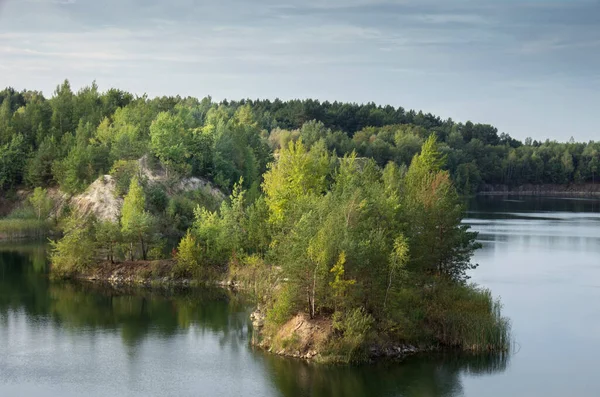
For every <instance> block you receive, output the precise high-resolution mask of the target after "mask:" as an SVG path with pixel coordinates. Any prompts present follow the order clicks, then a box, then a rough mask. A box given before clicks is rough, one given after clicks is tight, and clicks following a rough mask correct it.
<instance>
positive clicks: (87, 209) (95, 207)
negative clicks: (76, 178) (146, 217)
mask: <svg viewBox="0 0 600 397" xmlns="http://www.w3.org/2000/svg"><path fill="white" fill-rule="evenodd" d="M115 191H116V183H115V180H114V178H113V177H112V176H110V175H104V176H101V177H100V178H98V179H96V180H95V181H94V182H93V183H92V184H91V185H90V186H89V187H88V188H87V189H86V190H85V192H83V193H81V194H78V195H77V196H74V197H73V198H71V201H70V203H71V205H72V206H73V207H74V208H76V209H77V210H78V211H79V212H80V213H81V214H84V215H90V214H94V215H95V216H96V217H97V218H98V219H100V220H103V221H112V222H116V221H118V220H119V215H120V214H121V207H122V206H123V199H122V198H121V197H116V194H115Z"/></svg>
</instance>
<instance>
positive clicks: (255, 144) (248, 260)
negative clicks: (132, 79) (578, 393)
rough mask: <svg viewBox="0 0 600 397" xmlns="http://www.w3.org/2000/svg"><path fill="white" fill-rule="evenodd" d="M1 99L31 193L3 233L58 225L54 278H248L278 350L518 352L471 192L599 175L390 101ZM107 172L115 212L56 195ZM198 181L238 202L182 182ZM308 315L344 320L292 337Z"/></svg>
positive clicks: (3, 155) (552, 149)
mask: <svg viewBox="0 0 600 397" xmlns="http://www.w3.org/2000/svg"><path fill="white" fill-rule="evenodd" d="M0 99H2V105H1V107H0V145H1V146H2V150H1V151H0V186H1V187H2V189H3V192H4V193H3V194H4V195H6V196H10V195H11V194H17V193H16V191H17V190H19V189H23V188H28V189H30V190H31V191H32V193H31V194H30V195H29V197H28V199H27V200H26V202H25V203H24V204H23V206H21V207H19V208H17V209H16V210H15V211H13V214H11V215H9V217H8V219H4V220H2V221H3V222H7V223H5V224H3V223H0V233H1V232H2V227H3V225H4V227H13V226H11V225H13V224H16V225H18V224H20V222H25V223H27V225H29V223H28V222H36V221H37V222H41V223H43V225H46V226H47V225H48V224H51V225H52V226H48V227H54V228H56V229H59V231H60V236H61V238H55V239H53V241H52V242H51V246H52V253H51V264H52V272H53V275H54V276H55V277H70V276H72V275H73V274H76V273H78V272H85V271H88V270H89V269H93V268H95V267H97V266H101V263H102V262H103V261H106V262H111V263H112V262H115V261H128V263H135V261H138V262H139V261H143V262H144V263H146V262H148V261H150V262H149V263H152V262H151V261H155V262H157V263H158V261H161V260H163V261H165V260H167V261H171V262H172V263H173V266H172V268H171V272H172V275H174V276H177V277H192V278H194V279H196V280H202V281H207V280H218V279H222V278H225V277H226V278H229V279H235V280H237V281H238V282H239V283H240V284H241V285H243V286H245V289H246V290H248V291H250V293H251V294H252V295H253V297H254V299H255V301H256V302H257V305H258V307H259V309H260V310H261V312H262V313H263V314H264V316H265V320H264V328H263V329H262V332H261V335H262V337H263V339H264V341H266V342H265V343H266V344H267V345H268V346H269V347H270V348H273V349H277V350H279V349H283V350H286V349H288V350H291V351H296V350H306V349H311V350H316V351H318V352H319V356H320V357H323V358H324V359H325V358H327V359H328V360H332V361H342V362H350V361H362V360H364V359H367V358H368V356H369V352H370V351H371V349H372V347H373V346H390V345H395V344H398V343H411V344H414V345H419V346H426V347H430V346H445V347H452V348H459V349H463V350H475V351H504V350H506V349H508V347H509V345H510V336H509V328H510V324H509V322H508V320H507V319H506V318H504V317H502V315H501V311H500V309H501V304H500V302H499V301H498V300H496V299H494V298H493V297H492V294H491V292H490V291H488V290H485V289H482V288H480V287H478V286H476V285H474V284H471V283H469V281H468V280H469V273H470V272H471V271H473V270H474V269H475V268H476V267H477V265H476V264H473V263H471V256H472V254H473V252H474V250H476V249H477V248H478V247H479V243H477V241H476V237H477V236H476V233H473V232H471V231H470V230H469V227H468V226H466V225H463V224H462V219H463V212H464V208H463V205H462V200H461V195H463V194H470V193H473V192H476V191H477V189H478V188H479V187H480V186H481V185H482V184H484V183H525V182H528V183H542V182H552V183H568V182H573V181H577V182H587V181H589V182H593V181H594V178H595V161H596V156H597V154H596V151H595V144H594V143H589V144H575V143H566V144H559V143H556V142H545V143H539V142H530V141H529V140H528V141H527V142H525V144H522V143H521V142H519V141H517V140H514V139H512V138H510V137H509V136H508V135H506V134H500V135H498V133H497V130H496V129H495V128H494V127H492V126H489V125H480V124H472V123H470V122H468V123H465V124H462V123H454V122H453V121H452V120H446V121H442V120H440V119H439V118H436V117H434V116H432V115H430V114H423V113H421V112H419V113H416V112H414V111H405V110H404V109H402V108H393V107H391V106H387V107H381V106H376V105H374V104H367V105H356V104H344V103H337V102H334V103H328V102H324V103H319V102H318V101H312V100H306V101H288V102H282V101H278V100H275V101H273V102H271V101H266V100H265V101H252V100H246V101H240V102H233V101H222V102H221V103H215V102H213V101H212V100H211V98H210V97H206V98H204V99H202V100H198V99H195V98H180V97H162V98H154V99H149V98H147V97H145V96H143V97H136V96H134V95H132V94H129V93H126V92H123V91H119V90H116V89H111V90H108V91H106V92H104V93H101V92H99V91H98V88H97V86H96V85H95V84H92V85H91V86H89V87H85V88H82V89H81V90H79V91H78V92H77V93H74V92H73V91H72V89H71V88H70V85H69V83H68V81H65V82H64V83H63V84H61V85H60V86H58V87H57V89H56V91H55V93H54V95H53V97H52V98H50V99H45V98H44V97H43V95H41V94H40V93H39V92H32V91H25V92H15V91H14V90H11V89H6V90H4V91H3V92H2V93H1V94H0ZM140 159H143V161H141V160H140ZM144 167H146V168H149V169H152V170H154V171H155V172H157V173H160V174H161V175H163V177H162V178H161V179H157V178H154V176H153V175H155V174H152V173H150V174H149V173H147V172H146V171H144V170H143V169H142V168H144ZM107 176H108V177H110V178H111V180H113V181H114V183H115V190H114V195H115V196H118V198H119V199H121V200H122V206H121V209H120V214H119V216H118V218H117V219H110V218H106V217H105V218H102V217H98V216H93V215H92V216H82V214H81V213H78V211H77V210H76V209H75V208H71V207H70V206H69V205H63V206H62V207H61V209H60V211H57V210H56V203H54V202H53V200H54V198H53V197H55V196H52V195H51V194H49V192H50V191H52V190H57V189H59V190H60V191H61V192H63V193H64V194H67V195H71V196H73V195H76V194H78V193H81V192H83V191H85V190H86V189H87V188H88V186H89V185H90V184H91V183H92V182H94V181H98V180H99V181H101V184H105V183H106V180H107V179H106V178H107ZM189 178H202V180H203V181H208V182H207V183H208V184H210V186H213V187H214V189H217V190H219V191H221V192H222V198H220V196H219V195H214V194H208V193H207V192H206V190H202V189H192V190H188V191H182V189H180V188H178V186H181V185H182V183H183V184H185V183H187V182H186V181H189V180H190V179H189ZM184 182H185V183H184ZM94 183H95V182H94ZM227 195H228V196H229V197H227ZM10 222H12V223H10ZM6 225H8V226H6ZM28 227H29V226H28ZM149 272H150V274H149V277H152V276H157V277H158V275H153V274H152V272H153V270H150V271H149ZM299 315H301V316H303V318H306V321H307V322H320V323H322V324H328V326H326V327H325V328H327V329H328V330H329V333H328V334H327V336H326V337H323V338H322V339H320V340H312V341H303V340H301V338H299V337H298V335H295V334H294V333H292V334H285V333H284V334H282V332H281V331H282V330H285V329H286V327H287V324H289V322H290V321H293V320H294V318H296V317H297V316H299ZM315 324H316V323H315Z"/></svg>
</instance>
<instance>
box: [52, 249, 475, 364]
mask: <svg viewBox="0 0 600 397" xmlns="http://www.w3.org/2000/svg"><path fill="white" fill-rule="evenodd" d="M174 265H175V261H174V260H172V259H169V260H156V261H123V262H114V263H111V262H110V261H104V262H100V263H98V264H97V265H95V266H93V267H92V268H90V269H88V270H86V271H81V272H77V273H74V274H72V275H70V276H69V277H66V278H65V279H66V280H73V281H75V282H82V283H92V284H95V285H102V284H104V285H108V286H110V287H111V288H124V287H133V288H149V289H157V290H161V289H166V288H167V289H168V288H183V289H186V288H197V287H217V288H223V289H228V290H230V291H235V292H237V291H242V292H243V290H244V288H243V285H241V284H240V283H239V282H235V281H234V280H229V279H220V280H219V279H212V280H211V279H210V278H207V279H206V280H198V279H194V278H192V277H186V276H177V275H174V274H173V273H172V269H173V266H174ZM51 277H52V276H51ZM254 307H255V309H254V310H253V311H252V312H251V314H250V316H249V320H250V321H251V323H252V329H253V333H252V334H253V336H252V339H251V341H250V345H251V346H252V347H254V348H258V349H261V350H263V351H265V352H267V353H269V354H274V355H278V356H281V357H287V358H293V359H300V360H304V361H306V362H311V363H320V364H333V365H353V364H360V363H374V362H400V361H403V360H405V359H407V358H409V357H412V356H415V355H419V354H426V353H434V352H442V351H445V350H448V351H451V350H454V349H453V348H451V347H444V346H440V345H419V344H415V343H407V342H404V343H399V342H398V343H396V342H393V341H389V340H387V338H385V336H383V338H378V342H374V343H372V344H370V345H366V346H365V347H364V348H363V349H364V350H363V355H362V357H360V358H359V359H357V360H354V359H350V358H349V356H344V355H343V354H335V353H333V352H328V349H327V347H326V346H327V342H328V341H331V340H335V339H332V338H335V336H334V333H333V332H332V319H331V318H328V317H322V318H318V319H310V318H309V317H308V315H307V314H306V313H298V314H296V315H295V316H294V317H293V318H292V319H290V320H289V321H287V322H286V323H285V324H284V325H282V326H281V327H279V329H278V330H277V332H276V335H275V337H274V338H273V337H272V336H271V337H267V336H266V335H265V330H264V324H265V315H264V313H263V312H262V311H261V309H260V306H258V307H257V306H254ZM290 341H291V343H288V342H290ZM460 351H461V352H464V353H465V354H468V353H469V350H462V349H461V350H460Z"/></svg>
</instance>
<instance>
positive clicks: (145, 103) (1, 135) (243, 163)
mask: <svg viewBox="0 0 600 397" xmlns="http://www.w3.org/2000/svg"><path fill="white" fill-rule="evenodd" d="M153 124H154V128H153V129H151V126H152V125H153ZM168 129H173V131H176V134H174V135H173V134H171V135H168V134H165V133H164V131H167V130H168ZM432 134H435V136H436V137H437V139H438V142H439V144H440V150H441V152H442V153H444V155H446V157H447V161H446V164H445V166H444V168H445V169H447V170H448V171H449V172H450V175H451V177H452V179H453V180H454V181H455V184H456V186H457V188H458V189H459V192H460V193H464V194H469V193H474V192H476V191H477V190H478V189H480V188H481V186H482V185H484V184H506V185H513V186H514V185H521V184H526V183H527V184H542V183H552V184H566V183H595V180H596V174H597V173H598V165H599V158H600V154H599V153H600V143H596V142H587V143H576V142H574V141H573V140H571V141H569V142H566V143H558V142H555V141H545V142H540V141H537V140H532V139H530V138H528V139H526V140H525V142H520V141H518V140H516V139H514V138H512V137H510V136H509V135H508V134H506V133H500V134H499V133H498V130H497V129H496V128H495V127H493V126H491V125H488V124H474V123H471V122H466V123H457V122H454V121H453V120H451V119H447V120H442V119H441V118H439V117H436V116H434V115H432V114H430V113H423V112H421V111H419V112H415V111H413V110H409V111H407V110H405V109H403V108H401V107H398V108H395V107H392V106H378V105H375V104H373V103H369V104H364V105H359V104H354V103H340V102H333V103H330V102H322V103H321V102H319V101H316V100H290V101H281V100H278V99H276V100H274V101H270V100H241V101H227V100H224V101H222V102H220V103H217V102H214V101H213V100H212V99H211V98H210V97H205V98H203V99H201V100H198V99H196V98H189V97H188V98H181V97H159V98H153V99H151V98H148V97H147V96H141V97H140V96H135V95H133V94H131V93H128V92H124V91H121V90H118V89H109V90H107V91H106V92H99V90H98V87H97V86H96V84H95V83H94V84H92V85H90V86H88V87H84V88H82V89H80V90H79V91H77V92H73V90H72V89H71V87H70V84H69V82H68V81H65V82H64V83H62V84H61V85H59V86H58V87H57V89H56V91H55V92H54V94H53V96H52V97H51V98H49V99H47V98H45V97H44V96H43V95H42V94H41V93H40V92H36V91H22V92H17V91H15V90H14V89H11V88H7V89H5V90H3V91H0V148H1V150H0V189H2V190H3V191H5V192H6V191H9V190H11V189H14V188H17V187H19V186H23V185H25V186H31V187H36V186H52V185H59V186H60V187H61V189H62V190H63V191H66V192H71V193H74V192H77V191H81V190H83V189H85V187H87V185H89V183H91V182H92V181H93V180H95V179H96V177H98V176H99V175H104V174H106V173H108V172H109V171H110V170H111V169H112V168H113V166H114V165H115V162H117V161H121V160H123V161H126V160H131V159H136V158H139V157H141V156H142V155H143V154H144V153H147V152H150V153H152V154H153V155H154V156H156V157H157V158H159V159H160V160H161V162H162V163H163V164H165V165H166V166H167V168H168V169H169V170H172V171H173V172H177V173H179V174H194V175H202V176H206V177H208V178H211V179H212V180H214V181H215V182H216V183H217V184H218V185H219V186H220V187H222V188H223V189H225V190H228V191H231V188H232V187H233V184H234V183H236V182H237V181H238V180H239V178H240V177H244V184H245V187H250V186H252V184H257V185H258V184H259V183H260V175H261V174H262V173H263V172H264V171H265V169H266V165H267V164H268V163H269V162H270V161H271V159H272V155H273V152H274V151H276V150H277V149H279V148H280V147H282V146H286V145H287V142H289V141H291V140H297V139H299V138H302V140H303V142H304V144H305V145H307V146H309V147H310V146H311V145H313V144H314V143H315V142H317V141H318V140H321V139H322V140H324V142H325V146H326V148H327V150H329V151H335V152H336V154H337V155H338V156H343V155H345V154H350V153H352V152H353V151H355V152H356V154H357V156H358V157H367V158H372V159H374V160H375V162H376V163H377V164H378V165H379V166H381V167H383V166H385V165H386V164H387V163H388V162H390V161H393V162H395V163H396V164H398V165H399V166H401V165H408V164H409V163H410V160H411V159H412V157H413V156H414V155H415V154H416V153H417V152H418V151H419V149H420V147H421V145H422V144H423V142H424V141H425V140H426V139H427V138H428V137H429V136H430V135H432Z"/></svg>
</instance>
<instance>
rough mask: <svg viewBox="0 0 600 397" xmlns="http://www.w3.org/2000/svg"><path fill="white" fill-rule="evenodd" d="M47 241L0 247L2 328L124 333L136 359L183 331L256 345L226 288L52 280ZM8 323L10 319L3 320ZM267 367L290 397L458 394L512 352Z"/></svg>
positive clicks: (281, 361)
mask: <svg viewBox="0 0 600 397" xmlns="http://www.w3.org/2000/svg"><path fill="white" fill-rule="evenodd" d="M44 258H45V251H44V247H42V246H40V245H32V246H29V245H24V246H11V247H10V249H7V248H6V247H0V327H1V326H3V325H6V324H5V323H6V321H7V319H8V318H9V313H10V312H20V311H24V312H25V313H26V314H27V316H28V317H30V318H34V319H35V320H36V321H42V322H48V323H49V324H52V325H53V326H55V327H61V328H63V329H72V330H73V331H77V332H79V331H82V330H84V331H94V330H102V331H108V332H115V333H119V334H120V337H121V340H122V342H123V344H124V345H125V346H126V347H127V349H128V353H129V354H130V355H131V359H134V358H135V355H136V354H135V352H136V347H137V345H139V344H140V343H141V342H142V341H143V340H145V339H146V338H148V337H149V336H152V337H153V338H156V337H158V338H164V339H172V338H174V336H175V335H176V334H178V333H182V332H196V333H202V334H204V333H211V334H212V335H216V336H217V337H218V342H219V345H220V346H221V347H225V346H227V347H229V348H230V349H233V350H234V351H236V350H239V349H247V348H249V341H250V337H249V334H250V332H251V330H250V324H249V319H248V314H249V307H248V306H247V305H246V304H245V303H244V302H243V300H242V299H241V298H240V297H239V296H237V295H235V294H232V293H230V292H229V291H227V290H224V289H220V288H213V289H210V288H202V289H192V290H186V291H178V290H167V289H159V290H149V289H140V288H114V287H110V286H102V285H97V284H89V283H67V282H50V281H49V280H48V278H47V276H46V271H47V270H46V262H45V259H44ZM3 323H4V324H3ZM253 357H254V360H253V362H254V363H256V364H257V365H262V366H264V371H261V372H263V373H265V376H267V377H269V379H270V381H271V382H272V383H273V385H274V386H275V388H276V389H277V391H278V392H279V393H280V394H282V395H284V396H344V397H345V396H351V397H353V396H374V395H377V396H407V397H409V396H410V397H412V396H431V397H438V396H440V397H441V396H458V395H461V394H462V385H461V374H471V375H473V374H475V375H477V374H491V373H494V372H499V371H503V370H505V368H506V366H507V361H508V357H507V356H506V355H502V354H501V355H477V356H469V355H464V354H463V355H459V354H451V353H446V354H438V355H431V356H420V357H415V358H411V359H409V360H407V361H406V362H404V363H400V364H392V363H387V364H383V363H381V364H376V365H375V364H374V365H363V366H358V367H339V366H323V365H317V364H308V363H305V362H302V361H298V360H292V359H286V358H282V357H278V356H274V355H271V354H268V353H265V352H262V351H260V350H257V351H255V353H254V354H253Z"/></svg>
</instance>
